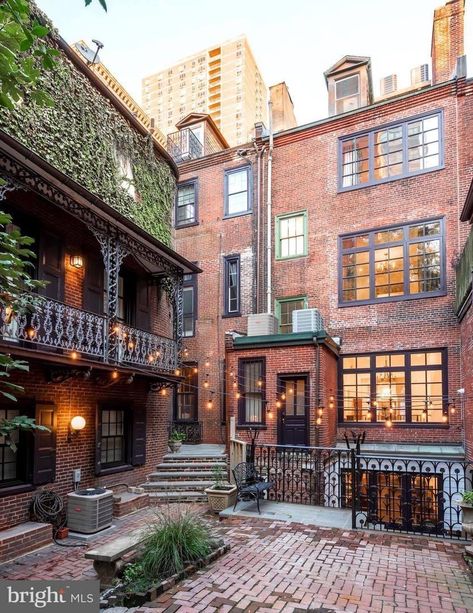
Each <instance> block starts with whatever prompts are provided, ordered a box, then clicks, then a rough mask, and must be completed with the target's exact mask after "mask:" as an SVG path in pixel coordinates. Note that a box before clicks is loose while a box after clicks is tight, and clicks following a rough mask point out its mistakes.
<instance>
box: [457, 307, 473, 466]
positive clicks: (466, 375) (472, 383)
mask: <svg viewBox="0 0 473 613" xmlns="http://www.w3.org/2000/svg"><path fill="white" fill-rule="evenodd" d="M461 343H462V376H463V379H462V387H463V389H464V390H465V394H464V396H463V399H462V400H463V406H462V404H461V402H460V403H458V402H457V412H459V413H460V412H461V410H462V409H463V410H464V413H465V446H466V456H467V459H468V460H473V306H471V305H470V308H469V309H468V311H467V313H466V314H465V316H464V318H463V319H462V322H461ZM458 405H459V406H458Z"/></svg>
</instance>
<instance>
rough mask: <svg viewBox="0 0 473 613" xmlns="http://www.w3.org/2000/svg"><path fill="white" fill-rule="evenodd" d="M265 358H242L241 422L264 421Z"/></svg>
mask: <svg viewBox="0 0 473 613" xmlns="http://www.w3.org/2000/svg"><path fill="white" fill-rule="evenodd" d="M264 377H265V373H264V360H263V359H254V360H246V359H244V360H240V361H239V380H240V390H239V391H240V405H239V417H240V419H239V421H240V423H241V424H249V425H251V424H262V423H264Z"/></svg>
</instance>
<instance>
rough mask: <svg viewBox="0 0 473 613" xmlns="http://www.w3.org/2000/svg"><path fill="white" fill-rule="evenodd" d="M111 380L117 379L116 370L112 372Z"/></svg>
mask: <svg viewBox="0 0 473 613" xmlns="http://www.w3.org/2000/svg"><path fill="white" fill-rule="evenodd" d="M112 379H118V370H114V371H113V372H112Z"/></svg>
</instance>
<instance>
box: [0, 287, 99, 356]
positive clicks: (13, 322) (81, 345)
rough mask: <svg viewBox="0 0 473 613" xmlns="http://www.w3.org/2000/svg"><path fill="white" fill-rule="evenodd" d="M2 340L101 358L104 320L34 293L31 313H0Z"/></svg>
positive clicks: (6, 311) (3, 311)
mask: <svg viewBox="0 0 473 613" xmlns="http://www.w3.org/2000/svg"><path fill="white" fill-rule="evenodd" d="M0 333H1V336H2V339H3V340H4V341H7V342H9V343H16V344H19V343H22V344H24V345H31V346H35V345H41V346H44V347H49V348H53V349H58V350H64V351H71V352H72V351H77V352H80V353H81V354H85V355H87V356H93V357H95V358H102V359H103V358H104V356H105V351H106V339H107V320H106V318H105V317H104V316H102V315H96V314H94V313H89V312H88V311H83V310H82V309H76V308H75V307H72V306H69V305H66V304H64V303H62V302H59V301H57V300H52V299H50V298H44V297H42V296H38V297H37V298H36V304H35V309H34V311H33V312H32V313H31V314H23V315H15V314H12V313H9V312H8V309H3V310H2V312H1V328H0Z"/></svg>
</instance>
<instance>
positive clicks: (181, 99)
mask: <svg viewBox="0 0 473 613" xmlns="http://www.w3.org/2000/svg"><path fill="white" fill-rule="evenodd" d="M267 91H268V90H267V87H266V85H265V83H264V81H263V78H262V76H261V73H260V71H259V68H258V66H257V64H256V61H255V59H254V57H253V53H252V51H251V49H250V46H249V44H248V41H247V40H246V37H245V36H240V37H238V38H235V39H232V40H229V41H226V42H224V43H221V44H219V45H215V46H213V47H209V48H207V49H204V50H203V51H200V52H199V53H195V54H194V55H192V56H190V57H187V58H185V59H182V60H181V61H180V62H178V63H176V64H174V65H173V66H170V67H169V68H166V69H165V70H161V71H160V72H157V73H155V74H153V75H151V76H148V77H145V78H144V79H143V83H142V105H143V108H144V110H145V111H146V113H147V114H148V115H149V116H150V117H152V118H153V119H154V122H155V126H156V127H157V128H158V129H160V130H161V131H162V132H163V133H164V134H165V135H167V134H169V133H171V132H174V131H175V130H176V128H175V126H176V123H178V122H179V121H180V120H181V119H183V118H184V117H185V116H186V115H188V114H189V113H191V112H198V113H208V114H209V115H210V116H211V117H212V119H213V120H214V121H215V123H216V124H217V126H218V127H219V128H220V130H221V132H222V133H223V135H224V136H225V138H226V139H227V141H228V142H229V143H230V145H232V146H236V145H239V144H241V143H245V142H247V141H248V140H249V139H250V138H251V136H252V135H253V132H254V125H255V123H256V122H258V121H263V122H264V123H267V122H266V118H267Z"/></svg>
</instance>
